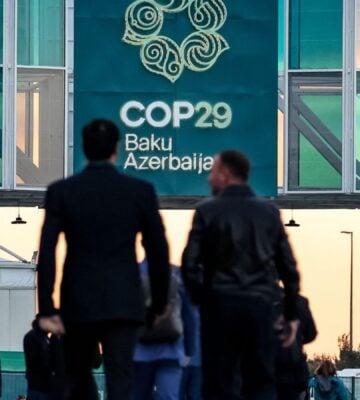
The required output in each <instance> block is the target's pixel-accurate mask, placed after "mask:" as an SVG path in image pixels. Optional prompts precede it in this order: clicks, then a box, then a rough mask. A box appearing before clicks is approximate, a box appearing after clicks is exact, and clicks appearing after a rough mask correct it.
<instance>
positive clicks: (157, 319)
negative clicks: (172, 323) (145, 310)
mask: <svg viewBox="0 0 360 400" xmlns="http://www.w3.org/2000/svg"><path fill="white" fill-rule="evenodd" d="M170 312H171V309H170V306H169V305H168V306H166V308H165V311H164V312H163V313H162V314H155V315H154V321H153V326H156V325H158V324H159V323H160V322H161V321H162V320H163V319H165V318H167V317H168V316H169V314H170Z"/></svg>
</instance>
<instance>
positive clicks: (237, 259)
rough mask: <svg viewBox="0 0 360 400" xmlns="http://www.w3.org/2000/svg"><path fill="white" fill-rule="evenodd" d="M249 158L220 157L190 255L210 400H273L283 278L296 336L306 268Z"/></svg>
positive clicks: (190, 284)
mask: <svg viewBox="0 0 360 400" xmlns="http://www.w3.org/2000/svg"><path fill="white" fill-rule="evenodd" d="M249 170H250V165H249V161H248V160H247V158H246V157H245V156H244V155H243V154H242V153H240V152H238V151H231V150H229V151H224V152H222V153H220V154H219V155H217V157H216V158H215V162H214V166H213V169H212V171H211V173H210V176H209V182H210V185H211V187H212V191H213V194H214V195H215V196H216V197H215V198H214V199H212V200H209V201H207V202H204V203H202V204H201V205H200V206H199V207H198V208H197V210H196V213H195V216H194V221H193V226H192V230H191V232H190V236H189V239H188V244H187V247H186V249H185V251H184V254H183V269H182V271H183V276H184V281H185V285H186V286H187V288H188V290H189V293H190V295H191V296H192V298H193V300H194V302H195V303H197V304H200V307H201V319H202V321H201V322H202V344H203V375H204V385H203V392H204V393H203V395H204V400H230V399H246V400H248V399H251V400H255V399H256V400H274V399H276V388H275V379H274V353H275V338H274V329H273V322H274V312H273V305H272V304H273V300H274V299H275V298H278V290H279V289H278V279H280V280H282V282H283V284H284V288H285V304H284V307H285V310H284V313H285V318H286V319H287V320H288V321H289V326H290V331H289V334H288V335H287V337H286V338H284V345H285V346H288V345H289V344H291V343H292V342H293V340H294V338H295V335H296V330H297V325H298V321H297V320H296V306H295V302H296V297H297V294H298V291H299V275H298V272H297V270H296V264H295V260H294V258H293V255H292V252H291V249H290V245H289V243H288V240H287V237H286V235H285V232H284V229H283V225H282V222H281V220H280V215H279V211H278V210H277V209H276V208H275V207H273V206H272V205H271V204H269V203H267V202H265V201H262V200H259V199H257V198H256V197H255V195H254V193H253V192H252V190H251V189H250V187H249V186H248V185H247V180H248V174H249Z"/></svg>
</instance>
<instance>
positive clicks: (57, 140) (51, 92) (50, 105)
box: [16, 68, 64, 187]
mask: <svg viewBox="0 0 360 400" xmlns="http://www.w3.org/2000/svg"><path fill="white" fill-rule="evenodd" d="M16 173H17V177H16V184H17V186H30V187H39V186H40V187H41V186H46V185H47V184H48V183H49V182H51V181H54V180H56V179H58V178H61V177H63V175H64V72H63V71H56V70H45V69H44V70H33V69H24V68H20V69H18V82H17V132H16Z"/></svg>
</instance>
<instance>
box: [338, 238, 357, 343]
mask: <svg viewBox="0 0 360 400" xmlns="http://www.w3.org/2000/svg"><path fill="white" fill-rule="evenodd" d="M340 233H345V234H347V235H350V240H351V241H350V333H349V342H350V343H349V344H350V350H352V349H353V267H354V251H353V233H354V232H352V231H341V232H340Z"/></svg>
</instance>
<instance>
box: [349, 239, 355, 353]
mask: <svg viewBox="0 0 360 400" xmlns="http://www.w3.org/2000/svg"><path fill="white" fill-rule="evenodd" d="M350 235H351V250H350V255H351V258H350V338H349V339H350V350H352V349H353V264H354V262H353V259H354V254H353V232H350Z"/></svg>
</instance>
